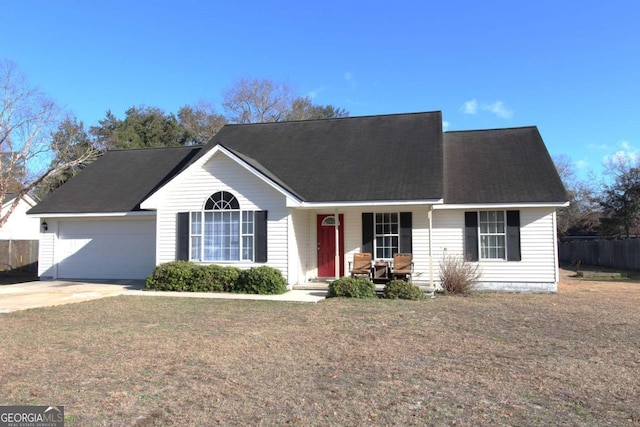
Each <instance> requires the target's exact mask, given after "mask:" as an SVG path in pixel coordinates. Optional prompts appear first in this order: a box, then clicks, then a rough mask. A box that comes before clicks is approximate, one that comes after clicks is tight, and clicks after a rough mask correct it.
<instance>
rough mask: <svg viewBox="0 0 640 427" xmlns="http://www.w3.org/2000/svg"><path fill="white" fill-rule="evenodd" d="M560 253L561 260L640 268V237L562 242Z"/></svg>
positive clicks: (603, 265) (626, 268)
mask: <svg viewBox="0 0 640 427" xmlns="http://www.w3.org/2000/svg"><path fill="white" fill-rule="evenodd" d="M558 253H559V255H560V261H561V262H567V263H575V262H578V261H579V262H580V263H581V264H589V265H598V266H602V267H615V268H621V269H625V270H640V238H633V239H624V240H573V241H569V242H561V243H559V244H558Z"/></svg>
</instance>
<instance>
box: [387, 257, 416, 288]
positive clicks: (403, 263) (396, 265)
mask: <svg viewBox="0 0 640 427" xmlns="http://www.w3.org/2000/svg"><path fill="white" fill-rule="evenodd" d="M412 274H413V255H411V254H394V255H393V273H392V277H393V279H402V280H406V281H407V282H411V275H412Z"/></svg>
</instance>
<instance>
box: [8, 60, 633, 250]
mask: <svg viewBox="0 0 640 427" xmlns="http://www.w3.org/2000/svg"><path fill="white" fill-rule="evenodd" d="M0 91H1V92H2V93H1V94H0V95H2V100H1V101H0V102H1V104H0V201H1V202H2V203H3V204H4V203H5V199H6V195H7V194H9V193H13V194H16V195H17V197H16V198H15V201H14V203H13V204H11V206H9V209H8V210H6V211H5V212H4V213H3V214H2V215H1V216H0V227H2V225H3V224H4V223H5V222H6V220H7V219H8V217H9V215H10V214H11V213H12V212H13V210H14V209H15V207H16V206H17V203H18V200H19V199H20V197H21V196H22V195H24V194H28V193H31V194H36V195H37V196H40V197H44V196H46V195H47V194H49V193H50V192H51V191H53V190H54V189H56V188H58V187H59V186H60V185H62V184H63V183H64V182H66V181H67V180H68V179H69V178H71V177H72V176H74V175H76V174H77V173H78V172H80V171H81V170H83V169H84V168H86V167H87V166H88V165H89V164H90V163H91V162H93V161H94V160H95V159H96V158H97V157H99V156H100V155H101V153H103V152H105V151H107V150H113V149H131V148H149V147H166V146H181V145H200V144H205V143H206V142H207V141H208V140H209V139H210V138H211V137H212V136H213V135H215V133H216V132H218V130H220V128H221V127H222V126H224V125H225V124H227V123H258V122H279V121H292V120H309V119H328V118H335V117H346V116H348V115H349V112H348V111H346V110H345V109H343V108H338V107H335V106H333V105H317V104H314V103H313V101H312V99H311V98H309V97H308V96H302V95H300V94H298V93H297V92H296V91H295V90H294V89H293V88H292V87H291V86H290V85H289V84H287V83H284V82H276V81H273V80H270V79H259V78H244V79H239V80H237V81H236V82H235V83H234V84H232V85H231V86H230V87H228V88H226V89H225V90H223V92H222V103H221V105H222V110H223V111H222V113H219V112H217V111H216V109H215V108H214V107H213V106H212V104H211V103H208V102H200V103H197V104H194V105H184V106H183V107H181V108H180V109H179V110H178V111H177V112H176V113H173V112H166V111H164V110H163V109H162V108H159V107H148V106H144V105H140V106H132V107H131V108H129V109H128V110H126V111H125V114H124V118H119V117H118V116H116V115H115V114H114V113H113V112H112V111H111V110H107V111H106V114H105V117H104V118H103V119H101V120H99V121H98V123H97V124H95V125H92V126H89V127H88V128H87V127H85V124H84V123H83V122H82V121H79V120H78V119H77V118H76V117H75V116H73V115H72V114H69V113H66V112H64V111H63V110H62V109H61V108H60V107H59V106H58V105H57V104H56V103H55V102H54V101H53V100H52V99H51V98H50V97H49V96H48V95H47V94H46V93H44V92H43V91H41V90H40V89H38V88H36V87H34V86H32V85H31V84H29V82H28V81H27V79H26V77H25V75H24V74H23V73H22V72H21V71H20V70H19V68H18V67H17V65H16V64H15V63H13V62H11V61H7V60H5V61H0ZM554 162H555V164H556V168H557V170H558V172H559V174H560V177H561V178H562V180H563V182H564V184H565V187H566V189H567V191H568V194H569V198H570V205H569V206H568V207H566V208H561V209H559V210H558V216H557V229H558V235H559V236H560V237H561V238H563V237H566V236H571V235H588V234H599V235H607V236H616V237H629V236H631V235H640V159H638V158H637V157H636V158H634V157H623V156H618V157H615V158H613V159H611V160H609V161H608V162H607V164H606V165H605V171H604V174H603V177H602V179H600V178H595V177H589V178H588V179H579V178H578V176H577V173H576V170H575V167H574V166H573V163H572V161H571V159H570V158H569V157H567V156H557V157H555V158H554Z"/></svg>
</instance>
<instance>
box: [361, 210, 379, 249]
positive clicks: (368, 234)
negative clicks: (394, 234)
mask: <svg viewBox="0 0 640 427" xmlns="http://www.w3.org/2000/svg"><path fill="white" fill-rule="evenodd" d="M362 253H369V254H371V255H372V256H373V258H375V257H376V254H374V253H373V214H372V213H367V212H363V213H362Z"/></svg>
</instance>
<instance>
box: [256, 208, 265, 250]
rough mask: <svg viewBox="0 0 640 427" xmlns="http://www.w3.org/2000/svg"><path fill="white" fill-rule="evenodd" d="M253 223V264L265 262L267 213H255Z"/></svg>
mask: <svg viewBox="0 0 640 427" xmlns="http://www.w3.org/2000/svg"><path fill="white" fill-rule="evenodd" d="M255 222H256V223H255V232H256V235H255V245H256V247H255V256H256V259H255V262H267V211H256V212H255Z"/></svg>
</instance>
